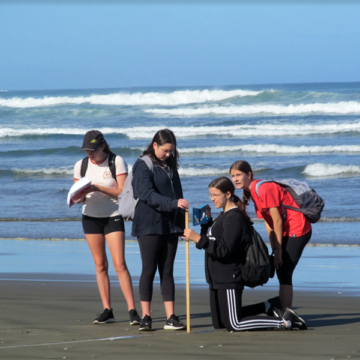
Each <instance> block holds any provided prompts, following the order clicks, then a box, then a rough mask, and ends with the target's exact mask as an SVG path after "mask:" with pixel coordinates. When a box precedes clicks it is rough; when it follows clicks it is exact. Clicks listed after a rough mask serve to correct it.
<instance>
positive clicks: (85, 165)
mask: <svg viewBox="0 0 360 360" xmlns="http://www.w3.org/2000/svg"><path fill="white" fill-rule="evenodd" d="M88 165H89V157H88V156H87V157H84V158H83V159H82V162H81V169H80V176H81V177H82V178H83V177H85V174H86V170H87V168H88Z"/></svg>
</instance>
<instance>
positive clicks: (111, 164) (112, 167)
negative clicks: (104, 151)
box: [109, 152, 116, 181]
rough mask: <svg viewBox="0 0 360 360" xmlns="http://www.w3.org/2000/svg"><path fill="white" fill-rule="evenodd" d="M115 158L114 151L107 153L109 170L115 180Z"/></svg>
mask: <svg viewBox="0 0 360 360" xmlns="http://www.w3.org/2000/svg"><path fill="white" fill-rule="evenodd" d="M115 158H116V155H115V154H114V153H112V152H111V153H110V154H109V168H110V172H111V175H112V177H113V178H114V179H115V181H116V164H115Z"/></svg>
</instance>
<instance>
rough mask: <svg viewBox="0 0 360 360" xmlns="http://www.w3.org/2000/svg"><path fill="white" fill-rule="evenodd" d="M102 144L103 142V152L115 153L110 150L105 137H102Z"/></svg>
mask: <svg viewBox="0 0 360 360" xmlns="http://www.w3.org/2000/svg"><path fill="white" fill-rule="evenodd" d="M104 144H105V147H104V150H103V152H104V153H105V154H113V155H115V154H114V153H113V152H112V151H111V149H110V146H109V144H108V143H107V141H106V140H105V139H104Z"/></svg>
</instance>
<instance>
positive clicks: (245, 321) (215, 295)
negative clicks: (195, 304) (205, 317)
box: [210, 289, 284, 331]
mask: <svg viewBox="0 0 360 360" xmlns="http://www.w3.org/2000/svg"><path fill="white" fill-rule="evenodd" d="M242 292H243V290H242V289H240V290H239V289H237V290H234V289H219V290H210V308H211V317H212V322H213V325H214V328H215V329H223V328H226V330H227V331H249V330H269V329H273V330H274V329H283V328H284V320H283V319H282V318H278V317H273V316H266V315H263V316H255V315H258V314H263V313H265V304H264V303H258V304H254V305H248V306H244V307H241V296H242Z"/></svg>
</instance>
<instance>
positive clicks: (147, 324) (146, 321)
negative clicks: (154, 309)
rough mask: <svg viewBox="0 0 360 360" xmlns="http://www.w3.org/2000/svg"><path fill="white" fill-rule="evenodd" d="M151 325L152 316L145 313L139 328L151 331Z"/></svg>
mask: <svg viewBox="0 0 360 360" xmlns="http://www.w3.org/2000/svg"><path fill="white" fill-rule="evenodd" d="M151 325H152V318H151V317H150V316H149V315H145V316H144V317H143V318H142V319H141V321H140V326H139V330H140V331H150V330H151Z"/></svg>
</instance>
